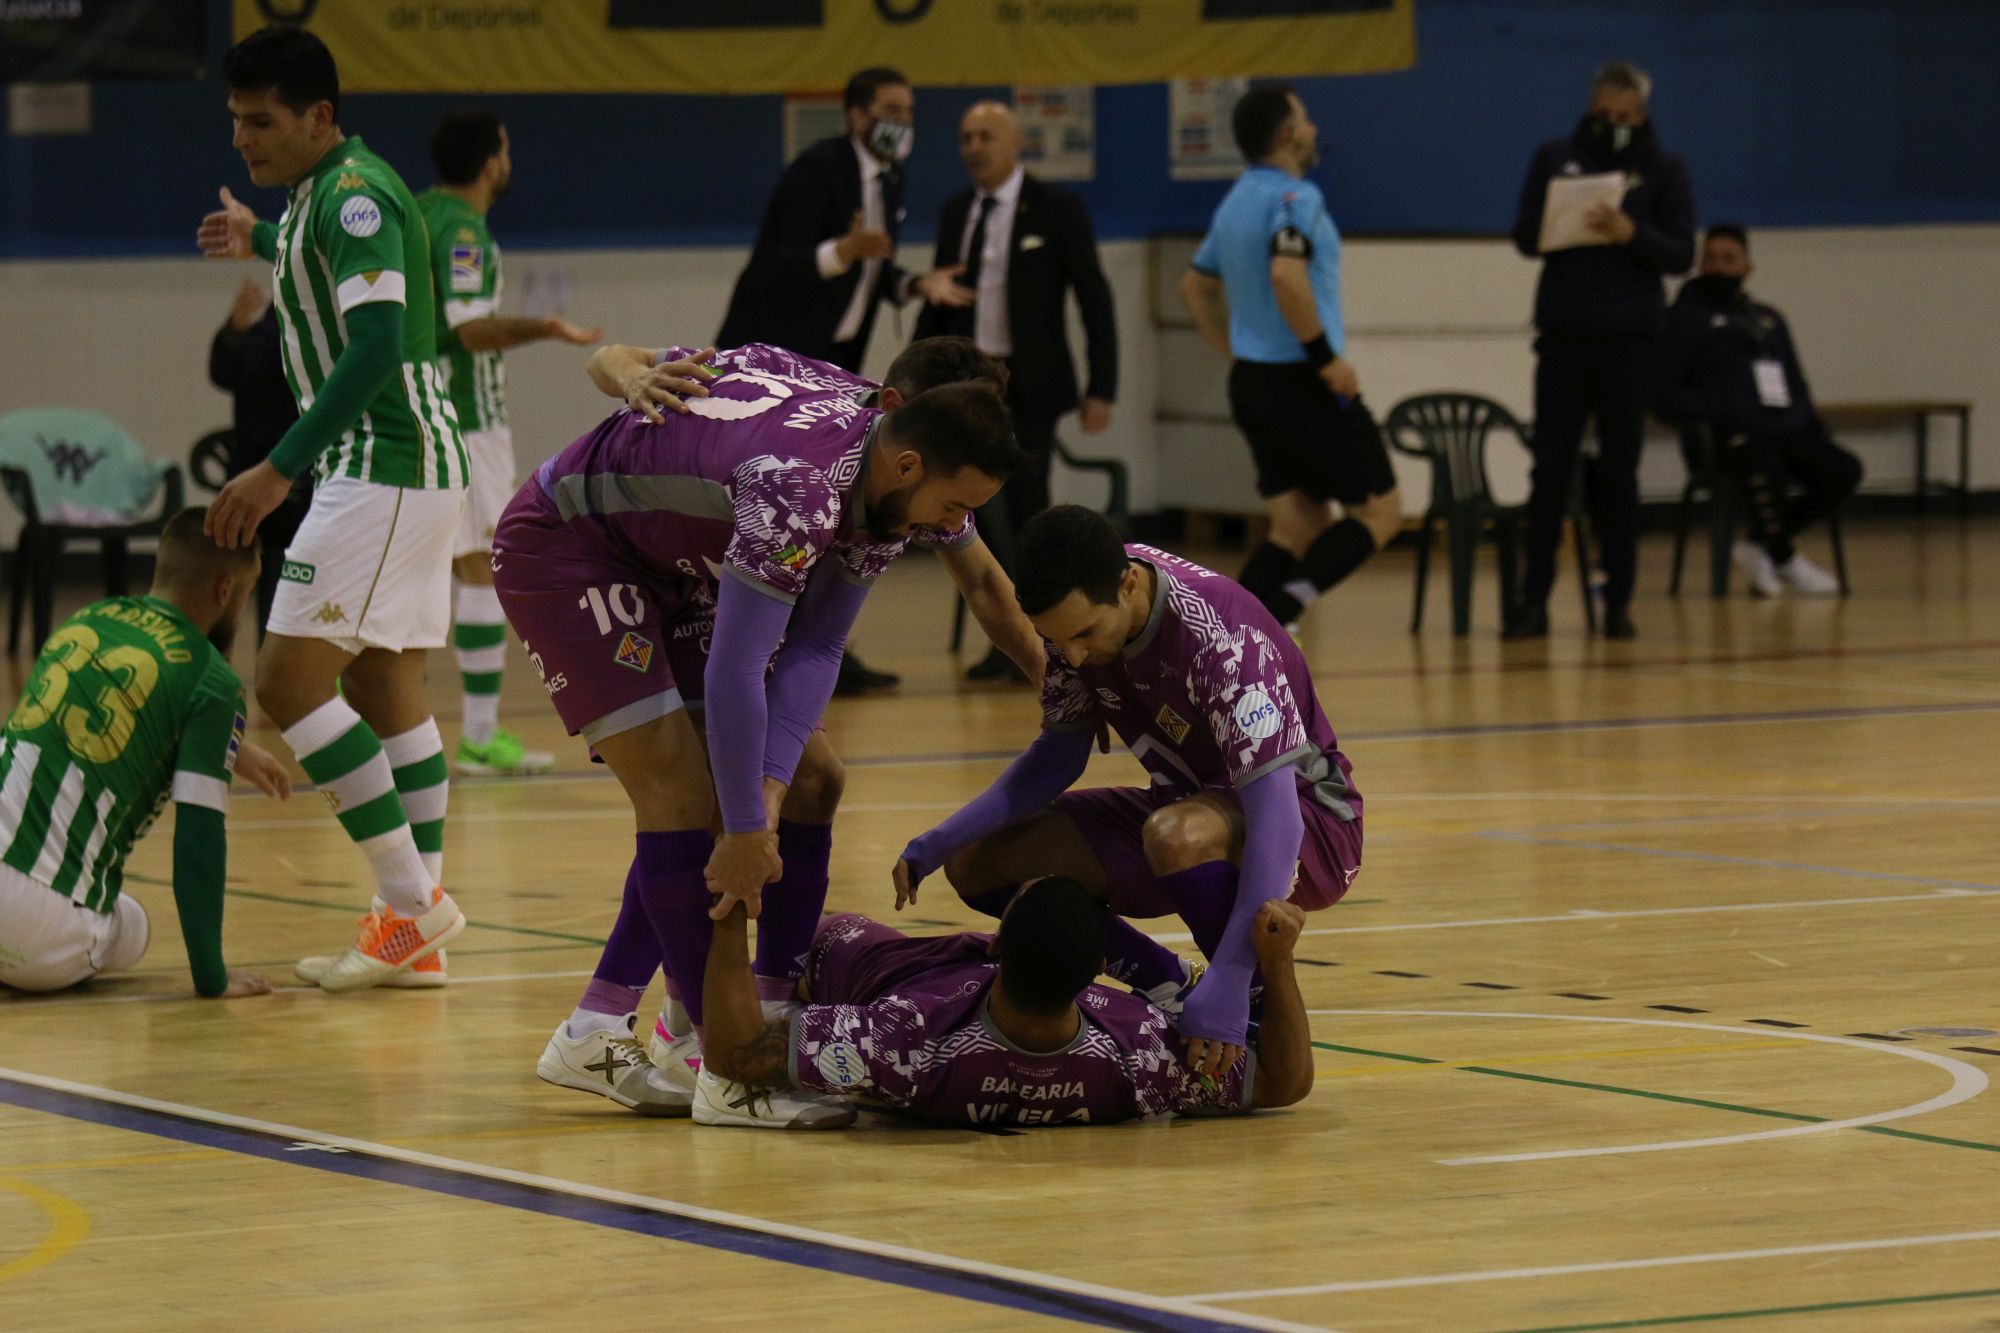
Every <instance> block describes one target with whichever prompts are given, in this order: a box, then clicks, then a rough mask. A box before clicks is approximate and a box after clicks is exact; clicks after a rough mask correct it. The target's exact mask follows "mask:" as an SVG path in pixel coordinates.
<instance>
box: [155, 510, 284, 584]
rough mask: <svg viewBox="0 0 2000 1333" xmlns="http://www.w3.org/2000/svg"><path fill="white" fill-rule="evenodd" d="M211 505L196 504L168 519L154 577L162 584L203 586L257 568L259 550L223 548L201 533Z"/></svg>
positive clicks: (253, 545) (255, 545)
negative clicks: (217, 579)
mask: <svg viewBox="0 0 2000 1333" xmlns="http://www.w3.org/2000/svg"><path fill="white" fill-rule="evenodd" d="M207 521H208V506H206V505H194V506H192V507H191V508H188V509H183V510H181V512H180V513H178V514H175V515H174V516H173V517H172V518H170V519H168V520H167V526H166V527H164V528H162V529H161V530H160V546H159V554H158V556H157V557H156V558H155V563H154V566H153V577H154V578H155V579H157V580H159V581H160V582H162V583H175V584H181V583H201V582H204V581H206V580H208V579H211V578H216V577H218V576H220V575H223V574H239V575H241V574H248V573H249V572H250V571H251V570H252V569H254V568H256V565H257V556H258V547H257V544H256V543H255V542H252V543H251V544H250V545H248V546H222V545H218V544H217V542H216V540H215V538H213V537H211V536H209V535H208V534H207V533H206V532H203V531H202V524H204V523H205V522H207Z"/></svg>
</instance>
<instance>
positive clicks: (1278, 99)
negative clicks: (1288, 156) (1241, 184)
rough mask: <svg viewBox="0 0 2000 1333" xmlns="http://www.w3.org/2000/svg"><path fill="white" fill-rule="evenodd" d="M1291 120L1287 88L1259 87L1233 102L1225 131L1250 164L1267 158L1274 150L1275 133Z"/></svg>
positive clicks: (1289, 94)
mask: <svg viewBox="0 0 2000 1333" xmlns="http://www.w3.org/2000/svg"><path fill="white" fill-rule="evenodd" d="M1291 118H1292V89H1291V85H1290V84H1284V83H1260V84H1258V85H1257V86H1256V87H1255V88H1252V89H1251V90H1250V91H1249V92H1247V93H1245V94H1243V96H1241V97H1240V98H1238V99H1237V100H1236V110H1234V111H1232V112H1230V114H1229V128H1230V129H1232V130H1234V131H1235V133H1236V147H1237V148H1238V149H1239V150H1240V151H1241V152H1242V154H1243V156H1244V157H1245V158H1246V159H1247V160H1249V161H1251V162H1259V161H1262V160H1263V159H1264V158H1267V157H1269V156H1270V155H1271V150H1272V149H1273V148H1276V147H1277V146H1278V131H1279V130H1282V129H1283V128H1285V123H1286V122H1287V121H1289V120H1290V119H1291Z"/></svg>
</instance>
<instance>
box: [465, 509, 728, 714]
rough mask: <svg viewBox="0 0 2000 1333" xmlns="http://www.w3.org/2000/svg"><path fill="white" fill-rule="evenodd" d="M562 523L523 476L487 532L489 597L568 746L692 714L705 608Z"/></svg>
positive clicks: (711, 609) (700, 596)
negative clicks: (574, 739) (494, 596)
mask: <svg viewBox="0 0 2000 1333" xmlns="http://www.w3.org/2000/svg"><path fill="white" fill-rule="evenodd" d="M591 524H592V520H590V519H579V520H577V521H576V522H574V523H565V522H563V520H562V518H561V516H560V515H559V514H557V512H556V507H555V504H554V503H553V502H552V501H551V500H550V499H549V498H548V497H547V496H546V495H545V494H543V492H542V488H541V484H540V483H539V482H537V481H536V480H535V479H534V478H533V477H530V478H529V479H528V483H527V485H525V486H523V487H522V488H521V489H520V491H519V492H518V493H516V494H515V496H514V498H513V500H511V501H510V502H509V503H508V505H507V508H506V510H505V511H504V512H503V513H502V514H501V515H500V522H499V523H498V524H497V525H496V526H495V528H494V531H493V587H494V590H495V591H496V592H498V593H499V594H500V606H501V609H502V610H504V611H505V612H506V613H507V623H508V624H510V625H512V626H513V627H514V632H515V633H516V634H518V635H520V637H521V647H522V648H524V649H526V650H527V653H528V660H529V661H530V662H532V663H533V664H534V667H535V672H536V674H537V675H539V676H540V677H541V680H542V688H543V689H545V690H547V691H548V692H549V700H550V702H552V703H554V704H555V706H556V712H557V713H558V714H560V715H561V717H562V720H563V725H564V726H565V727H567V728H569V732H570V735H572V736H576V735H581V736H582V737H583V738H584V739H585V740H587V741H589V742H590V743H591V744H593V745H595V744H596V743H597V742H599V741H601V740H603V739H605V738H606V737H608V736H616V735H618V734H619V733H620V732H624V731H630V730H632V729H633V728H634V727H638V726H643V725H645V724H646V723H648V722H651V721H653V720H655V719H656V718H661V717H665V716H666V715H667V714H669V713H672V712H675V711H677V710H679V709H682V708H699V707H701V695H702V673H703V671H704V670H705V669H706V667H707V663H708V645H709V639H710V636H711V635H712V634H713V633H714V628H715V606H714V603H713V602H712V601H711V600H710V599H709V597H708V596H707V593H706V589H705V588H704V587H703V586H702V585H701V584H700V583H698V582H696V581H695V580H693V579H688V578H680V577H671V578H662V577H661V576H660V575H659V574H658V573H657V572H655V571H652V570H648V569H646V568H645V567H644V566H642V565H640V564H639V563H638V562H636V561H634V560H631V559H629V558H627V557H625V556H622V555H620V554H619V553H618V552H617V551H616V550H615V549H613V548H612V547H611V546H610V545H608V544H607V543H606V542H604V541H603V540H602V539H601V538H600V537H599V536H598V535H597V534H596V533H595V532H593V531H591V530H590V527H591Z"/></svg>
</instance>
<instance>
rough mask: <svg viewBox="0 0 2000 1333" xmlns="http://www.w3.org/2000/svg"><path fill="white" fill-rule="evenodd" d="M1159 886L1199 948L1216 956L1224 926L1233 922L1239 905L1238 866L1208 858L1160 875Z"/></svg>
mask: <svg viewBox="0 0 2000 1333" xmlns="http://www.w3.org/2000/svg"><path fill="white" fill-rule="evenodd" d="M1159 886H1160V888H1161V890H1162V891H1164V892H1165V893H1166V895H1167V896H1168V897H1169V898H1171V899H1172V900H1173V904H1174V907H1175V909H1176V910H1177V911H1179V912H1180V914H1181V920H1182V921H1185V922H1186V923H1187V928H1188V930H1189V932H1190V933H1192V934H1193V935H1194V942H1195V947H1197V948H1199V949H1200V950H1201V952H1202V956H1203V957H1205V958H1214V957H1215V946H1216V945H1218V944H1220V943H1222V932H1223V929H1224V928H1225V927H1227V926H1228V925H1229V912H1230V909H1231V908H1233V907H1235V906H1236V867H1235V866H1233V865H1231V864H1230V863H1229V862H1227V861H1204V862H1202V863H1201V864H1200V865H1198V866H1189V867H1188V868H1187V869H1186V870H1181V871H1177V872H1175V873H1174V874H1171V875H1162V876H1160V878H1159Z"/></svg>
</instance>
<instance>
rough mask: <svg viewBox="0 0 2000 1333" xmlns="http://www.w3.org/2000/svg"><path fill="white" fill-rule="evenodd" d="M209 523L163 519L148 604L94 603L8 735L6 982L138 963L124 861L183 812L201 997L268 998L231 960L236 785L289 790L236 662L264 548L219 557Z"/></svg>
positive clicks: (1, 770) (62, 632)
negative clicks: (162, 820) (249, 713)
mask: <svg viewBox="0 0 2000 1333" xmlns="http://www.w3.org/2000/svg"><path fill="white" fill-rule="evenodd" d="M202 518H203V512H202V511H201V510H200V509H189V510H184V511H182V512H181V513H180V514H178V515H176V516H175V517H174V519H173V520H172V521H171V522H170V523H169V524H168V526H167V528H166V531H165V532H164V534H163V535H162V536H161V539H160V555H159V565H158V572H157V575H156V577H155V579H154V583H153V587H152V590H151V592H150V593H149V595H147V596H145V597H111V598H106V599H105V600H103V601H101V602H95V603H93V604H91V605H89V606H86V607H84V608H83V609H82V610H81V611H79V612H77V613H76V614H75V615H73V616H71V617H70V618H69V619H68V620H66V621H64V622H63V624H62V625H61V626H60V627H59V628H58V629H57V630H56V632H55V633H54V634H52V635H50V636H49V641H48V642H47V644H45V645H44V646H43V648H42V651H41V654H40V656H39V657H38V658H37V659H36V660H35V665H34V669H33V670H32V672H31V673H30V674H29V676H28V681H27V684H26V686H25V687H24V688H23V690H22V692H21V697H20V700H19V702H17V703H16V704H15V706H14V710H13V712H12V713H11V714H10V715H9V716H8V718H7V723H6V727H5V729H4V732H0V983H5V984H8V985H13V986H16V987H19V988H22V989H36V990H41V989H55V988H57V987H59V986H64V985H70V984H73V983H75V982H77V981H81V980H84V979H85V977H87V976H89V975H93V974H94V973H95V972H96V971H98V970H105V969H103V968H102V966H101V965H102V963H103V961H104V960H105V958H107V957H110V958H114V959H116V960H117V961H119V962H121V963H122V964H123V965H124V966H127V967H129V966H130V965H131V964H132V963H134V962H136V961H137V960H138V955H139V953H140V952H143V949H144V945H145V942H146V941H145V935H146V931H145V916H144V913H143V912H142V911H138V910H137V909H136V908H135V907H134V906H133V905H132V904H130V903H129V902H128V903H125V904H124V905H123V906H121V903H120V897H121V894H122V892H123V889H124V886H125V863H126V858H127V856H128V855H129V854H130V853H131V850H132V847H133V845H134V844H135V843H137V842H138V841H139V839H140V838H142V837H144V836H145V834H146V831H147V830H148V829H149V828H151V827H152V825H153V822H154V820H156V819H157V818H158V817H159V816H160V814H161V812H162V811H163V810H164V809H165V808H166V805H167V803H168V801H170V800H171V801H172V802H173V803H174V805H175V818H174V875H173V892H174V901H175V905H176V907H177V908H178V910H179V915H180V922H181V931H182V934H183V935H184V936H185V938H186V942H187V953H188V962H189V965H190V967H191V968H192V970H193V973H194V983H195V989H196V990H198V991H199V992H201V994H203V995H210V996H216V995H250V994H261V993H263V992H264V991H266V990H268V989H269V987H268V986H267V985H266V984H265V983H264V982H263V981H261V980H259V979H258V978H256V977H249V976H240V975H238V976H232V975H231V974H230V973H229V972H228V970H227V969H226V968H225V966H224V964H223V958H222V894H223V877H224V871H225V868H226V865H227V842H226V836H225V833H224V826H223V817H224V814H225V812H226V811H227V810H228V807H229V783H230V778H231V776H232V774H234V773H239V772H240V773H242V774H243V775H244V776H245V777H248V778H250V779H251V780H252V781H254V782H256V783H257V785H258V786H259V787H261V788H263V789H264V790H265V791H267V792H269V793H270V794H272V795H275V796H280V797H282V796H286V795H289V794H290V782H289V779H288V778H287V777H286V775H285V772H284V769H283V768H282V767H281V766H280V765H278V763H277V762H276V761H275V760H273V759H272V758H271V756H270V755H268V754H266V753H264V752H263V751H262V750H261V749H259V748H257V747H256V746H253V745H250V744H248V743H246V742H245V741H244V739H243V727H244V706H243V685H242V683H241V682H240V681H238V680H237V678H236V673H235V672H234V671H232V670H231V669H230V667H229V660H228V650H229V646H230V644H231V642H232V641H233V640H234V638H235V633H236V625H237V621H238V618H239V615H240V613H241V611H242V609H243V606H244V604H245V602H247V601H248V600H249V598H250V596H251V595H252V594H253V593H254V592H255V590H256V587H257V565H258V551H257V548H256V547H254V546H252V547H249V548H246V549H224V548H222V547H219V546H217V545H216V544H215V543H214V542H213V541H212V540H210V539H209V538H208V537H206V536H205V535H203V533H202ZM135 932H136V938H135ZM120 936H123V937H124V938H122V939H121V938H119V937H120Z"/></svg>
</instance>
